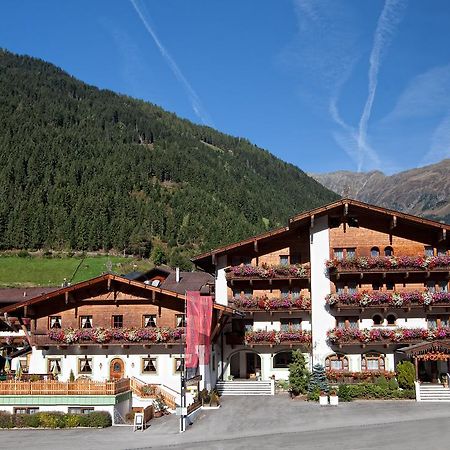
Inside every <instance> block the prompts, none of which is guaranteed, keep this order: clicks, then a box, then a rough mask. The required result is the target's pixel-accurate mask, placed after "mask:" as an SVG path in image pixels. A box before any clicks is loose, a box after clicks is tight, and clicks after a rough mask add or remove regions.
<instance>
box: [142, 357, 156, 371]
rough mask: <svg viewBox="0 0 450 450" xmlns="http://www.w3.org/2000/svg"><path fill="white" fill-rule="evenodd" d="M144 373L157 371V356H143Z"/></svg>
mask: <svg viewBox="0 0 450 450" xmlns="http://www.w3.org/2000/svg"><path fill="white" fill-rule="evenodd" d="M142 373H156V358H142Z"/></svg>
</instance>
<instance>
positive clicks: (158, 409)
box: [153, 395, 167, 417]
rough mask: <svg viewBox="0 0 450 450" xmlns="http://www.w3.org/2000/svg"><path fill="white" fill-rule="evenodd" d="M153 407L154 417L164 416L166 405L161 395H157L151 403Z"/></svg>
mask: <svg viewBox="0 0 450 450" xmlns="http://www.w3.org/2000/svg"><path fill="white" fill-rule="evenodd" d="M153 407H154V408H155V413H154V417H161V416H164V414H166V412H167V404H166V402H165V400H164V397H163V396H162V395H158V396H157V397H156V398H155V400H154V401H153Z"/></svg>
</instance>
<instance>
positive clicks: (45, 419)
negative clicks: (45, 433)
mask: <svg viewBox="0 0 450 450" xmlns="http://www.w3.org/2000/svg"><path fill="white" fill-rule="evenodd" d="M35 415H36V416H39V426H41V427H43V428H58V426H59V425H60V422H61V421H60V420H59V416H61V415H62V414H59V413H53V412H42V413H36V414H35Z"/></svg>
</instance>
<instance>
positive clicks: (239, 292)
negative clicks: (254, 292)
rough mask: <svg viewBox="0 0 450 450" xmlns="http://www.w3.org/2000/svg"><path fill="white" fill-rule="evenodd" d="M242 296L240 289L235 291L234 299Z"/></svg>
mask: <svg viewBox="0 0 450 450" xmlns="http://www.w3.org/2000/svg"><path fill="white" fill-rule="evenodd" d="M240 296H241V290H240V289H233V298H239V297H240Z"/></svg>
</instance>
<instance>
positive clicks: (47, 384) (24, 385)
mask: <svg viewBox="0 0 450 450" xmlns="http://www.w3.org/2000/svg"><path fill="white" fill-rule="evenodd" d="M129 390H130V380H129V379H127V378H123V379H121V380H117V381H105V382H101V381H92V380H77V381H55V380H47V381H44V380H39V381H16V380H8V381H0V395H117V394H120V393H122V392H127V391H129Z"/></svg>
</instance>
